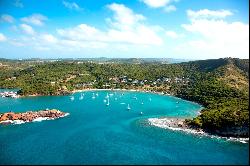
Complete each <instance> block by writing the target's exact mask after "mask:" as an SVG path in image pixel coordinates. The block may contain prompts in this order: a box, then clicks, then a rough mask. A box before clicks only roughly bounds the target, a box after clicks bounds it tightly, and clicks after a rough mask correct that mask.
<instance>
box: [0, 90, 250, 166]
mask: <svg viewBox="0 0 250 166" xmlns="http://www.w3.org/2000/svg"><path fill="white" fill-rule="evenodd" d="M81 94H84V95H82V96H83V97H82V99H80V98H81ZM97 94H98V95H97ZM107 94H108V96H109V103H110V105H109V106H107V105H106V104H107V98H106V96H107ZM72 96H73V98H72ZM104 100H105V101H106V102H105V101H104ZM177 102H178V104H177ZM128 104H129V106H130V108H131V109H130V110H128V109H127V107H128ZM46 108H49V109H52V108H55V109H59V110H61V111H63V112H68V113H70V115H69V116H67V117H64V118H61V119H56V120H52V121H42V122H33V123H27V124H21V125H1V126H0V147H1V148H0V164H248V162H249V158H248V155H249V152H248V151H249V147H248V146H249V145H248V144H242V143H240V142H233V141H226V140H224V139H215V138H209V137H200V136H196V135H192V134H188V133H184V132H179V131H172V130H167V129H162V128H158V127H155V126H152V125H150V124H149V123H148V121H147V119H148V118H152V117H161V116H167V117H180V118H186V117H194V116H196V115H197V113H198V111H199V110H200V109H201V108H202V107H201V106H200V105H198V104H196V103H192V102H188V101H185V100H181V99H178V98H175V97H172V96H163V95H158V94H152V93H142V92H130V91H86V92H79V93H74V94H73V95H70V96H40V97H25V98H18V99H11V98H0V112H8V111H13V112H25V111H27V110H41V109H46ZM141 112H143V114H142V115H141V114H140V113H141Z"/></svg>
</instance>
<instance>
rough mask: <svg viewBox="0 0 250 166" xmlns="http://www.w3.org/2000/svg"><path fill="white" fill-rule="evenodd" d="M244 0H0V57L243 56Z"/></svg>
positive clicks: (245, 32) (246, 38)
mask: <svg viewBox="0 0 250 166" xmlns="http://www.w3.org/2000/svg"><path fill="white" fill-rule="evenodd" d="M248 45H249V1H248V0H49V1H44V0H0V58H9V59H27V58H95V57H108V58H175V59H217V58H225V57H233V58H243V59H248V57H249V46H248Z"/></svg>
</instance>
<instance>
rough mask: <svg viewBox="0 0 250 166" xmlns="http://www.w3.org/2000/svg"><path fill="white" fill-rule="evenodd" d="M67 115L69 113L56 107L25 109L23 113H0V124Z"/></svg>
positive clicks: (50, 118) (51, 118) (49, 118)
mask: <svg viewBox="0 0 250 166" xmlns="http://www.w3.org/2000/svg"><path fill="white" fill-rule="evenodd" d="M67 115H69V113H65V112H61V111H59V110H56V109H51V110H49V109H46V110H40V111H27V112H23V113H14V112H6V113H2V114H0V124H22V123H26V122H35V121H42V120H53V119H57V118H61V117H65V116H67Z"/></svg>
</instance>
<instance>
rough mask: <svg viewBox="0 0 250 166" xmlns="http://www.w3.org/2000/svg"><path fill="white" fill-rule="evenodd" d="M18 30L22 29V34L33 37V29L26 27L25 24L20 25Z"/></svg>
mask: <svg viewBox="0 0 250 166" xmlns="http://www.w3.org/2000/svg"><path fill="white" fill-rule="evenodd" d="M20 28H21V29H22V31H23V32H24V33H26V34H28V35H35V31H34V29H33V28H32V27H31V26H29V25H27V24H21V25H20Z"/></svg>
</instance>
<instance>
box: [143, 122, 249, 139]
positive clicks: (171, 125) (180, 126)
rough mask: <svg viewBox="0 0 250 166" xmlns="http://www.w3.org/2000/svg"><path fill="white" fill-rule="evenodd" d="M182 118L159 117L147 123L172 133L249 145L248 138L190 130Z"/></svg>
mask: <svg viewBox="0 0 250 166" xmlns="http://www.w3.org/2000/svg"><path fill="white" fill-rule="evenodd" d="M184 120H185V119H184V118H169V117H160V118H148V119H147V121H148V122H149V124H150V125H152V126H156V127H159V128H163V129H169V130H173V131H181V132H185V133H188V134H194V135H198V136H205V137H210V138H216V139H226V140H227V141H236V142H241V143H249V138H242V137H223V136H218V135H212V134H209V133H207V132H205V131H203V130H202V129H194V128H190V127H189V126H188V125H186V124H185V123H184Z"/></svg>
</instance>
